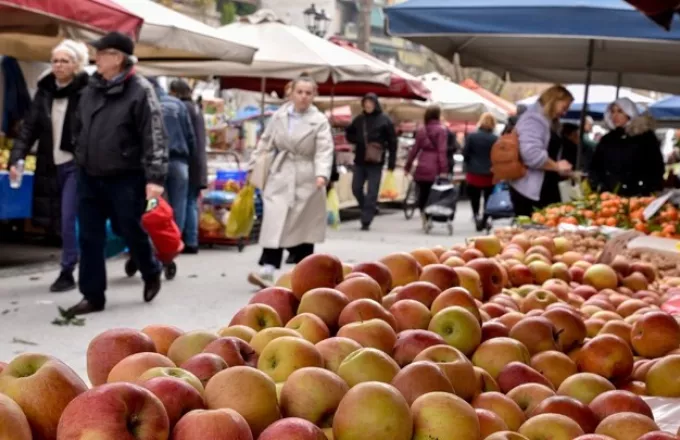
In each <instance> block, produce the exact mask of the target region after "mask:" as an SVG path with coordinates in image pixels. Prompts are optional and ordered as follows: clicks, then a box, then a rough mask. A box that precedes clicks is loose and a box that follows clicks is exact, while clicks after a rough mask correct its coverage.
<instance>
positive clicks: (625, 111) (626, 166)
mask: <svg viewBox="0 0 680 440" xmlns="http://www.w3.org/2000/svg"><path fill="white" fill-rule="evenodd" d="M605 121H606V123H607V125H608V126H609V127H610V128H611V131H610V132H609V133H607V134H606V135H604V137H602V139H601V140H600V143H599V144H598V146H597V147H596V149H595V154H594V155H593V160H592V163H591V165H590V171H589V174H588V177H589V179H590V185H591V187H592V188H593V189H595V190H597V191H610V192H616V193H617V194H619V195H621V196H624V197H633V196H649V195H651V194H653V193H654V192H656V191H661V190H662V189H663V176H664V172H665V165H664V160H663V155H662V154H661V143H660V142H659V139H658V138H657V136H656V134H655V133H654V130H653V121H652V120H651V118H650V117H649V116H647V115H639V112H638V109H637V106H636V105H635V103H634V102H633V101H631V100H630V99H628V98H620V99H617V100H616V101H614V102H613V103H612V104H611V105H610V106H609V108H608V109H607V113H606V114H605Z"/></svg>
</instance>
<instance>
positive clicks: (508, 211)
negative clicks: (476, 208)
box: [484, 182, 515, 234]
mask: <svg viewBox="0 0 680 440" xmlns="http://www.w3.org/2000/svg"><path fill="white" fill-rule="evenodd" d="M484 217H485V218H486V219H487V220H486V225H485V227H486V232H487V234H488V233H490V232H491V229H493V221H494V220H501V219H513V224H514V218H515V209H514V207H513V206H512V199H511V198H510V188H509V187H508V184H507V183H505V182H501V183H499V184H498V185H496V186H495V187H494V189H493V192H492V193H491V196H490V197H489V200H487V202H486V206H485V207H484Z"/></svg>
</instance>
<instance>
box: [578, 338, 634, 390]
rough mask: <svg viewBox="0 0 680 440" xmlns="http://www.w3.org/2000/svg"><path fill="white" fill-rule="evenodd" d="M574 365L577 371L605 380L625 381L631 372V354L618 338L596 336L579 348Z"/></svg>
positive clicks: (623, 342)
mask: <svg viewBox="0 0 680 440" xmlns="http://www.w3.org/2000/svg"><path fill="white" fill-rule="evenodd" d="M576 364H577V365H578V368H579V371H584V372H588V373H595V374H598V375H600V376H602V377H604V378H606V379H611V380H621V379H627V378H628V377H629V376H630V375H631V373H632V372H633V352H632V351H631V349H630V347H629V346H628V344H626V342H625V341H624V340H622V339H621V338H619V337H618V336H614V335H601V336H596V337H595V338H593V339H591V340H590V341H588V342H586V344H585V345H584V346H583V347H582V348H581V351H580V353H579V356H578V359H577V361H576Z"/></svg>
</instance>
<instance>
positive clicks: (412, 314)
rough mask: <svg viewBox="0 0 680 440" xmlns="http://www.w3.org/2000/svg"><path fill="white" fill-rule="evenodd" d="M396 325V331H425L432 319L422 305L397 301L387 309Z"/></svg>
mask: <svg viewBox="0 0 680 440" xmlns="http://www.w3.org/2000/svg"><path fill="white" fill-rule="evenodd" d="M389 311H390V313H391V314H392V316H393V317H394V319H395V321H396V324H397V329H396V330H397V331H398V332H401V331H403V330H412V329H419V330H426V329H427V327H428V325H429V324H430V320H431V319H432V313H430V310H429V309H428V308H427V307H425V306H424V305H423V304H422V303H420V302H418V301H415V300H412V299H404V300H401V301H397V302H395V303H394V304H392V306H390V308H389Z"/></svg>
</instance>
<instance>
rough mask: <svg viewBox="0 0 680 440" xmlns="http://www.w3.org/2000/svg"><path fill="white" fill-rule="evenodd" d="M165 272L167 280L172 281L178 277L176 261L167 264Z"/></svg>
mask: <svg viewBox="0 0 680 440" xmlns="http://www.w3.org/2000/svg"><path fill="white" fill-rule="evenodd" d="M163 272H165V279H166V280H168V281H170V280H172V279H174V278H175V277H176V276H177V263H175V262H174V261H172V262H170V263H168V264H166V265H165V266H164V267H163Z"/></svg>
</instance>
